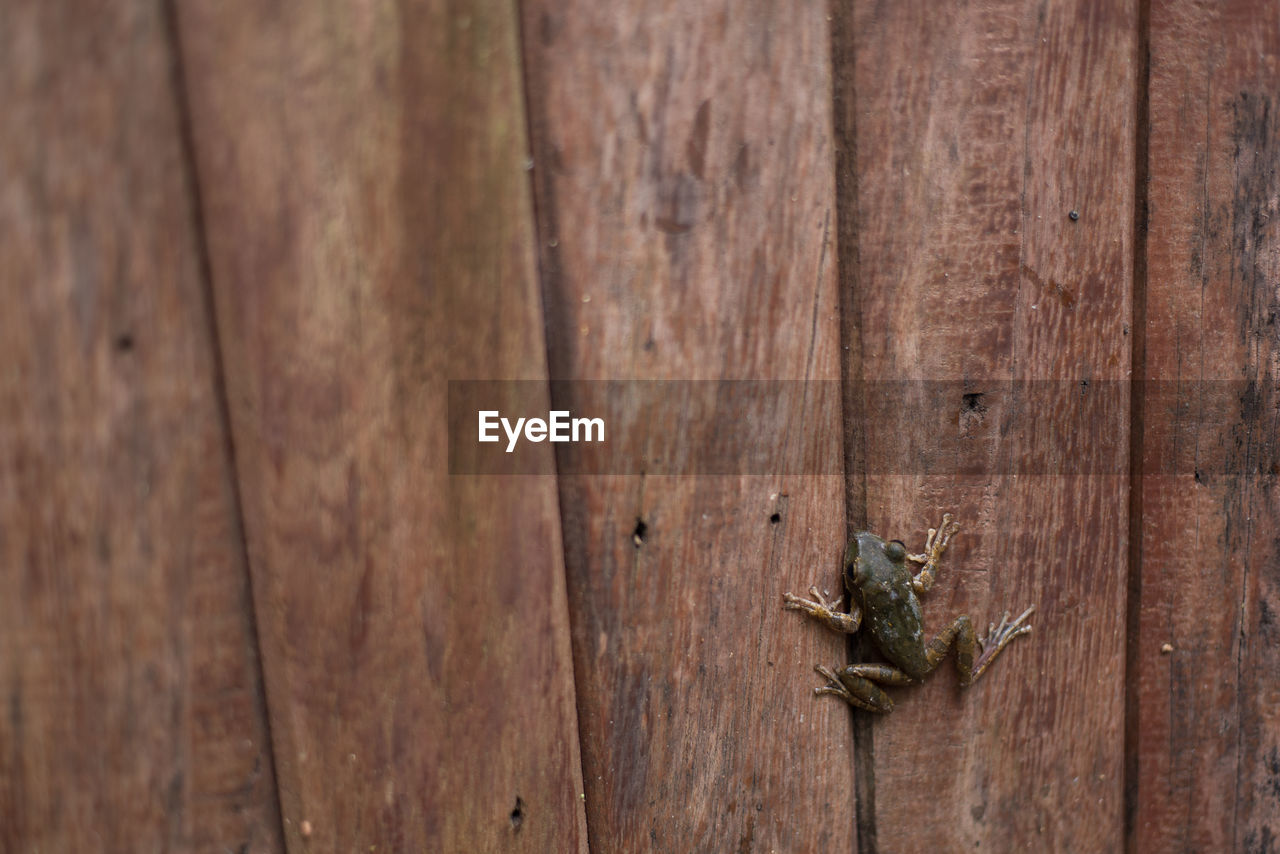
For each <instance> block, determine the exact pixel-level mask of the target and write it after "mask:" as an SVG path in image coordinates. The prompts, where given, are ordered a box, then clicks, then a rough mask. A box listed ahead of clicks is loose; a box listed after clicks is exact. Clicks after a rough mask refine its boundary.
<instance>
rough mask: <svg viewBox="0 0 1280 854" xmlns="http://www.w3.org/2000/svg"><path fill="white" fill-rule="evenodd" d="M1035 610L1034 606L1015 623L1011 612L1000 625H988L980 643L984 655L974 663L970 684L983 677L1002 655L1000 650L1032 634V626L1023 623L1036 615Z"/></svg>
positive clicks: (1007, 613) (1006, 613) (1019, 616)
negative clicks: (993, 661) (996, 658)
mask: <svg viewBox="0 0 1280 854" xmlns="http://www.w3.org/2000/svg"><path fill="white" fill-rule="evenodd" d="M1035 610H1036V606H1035V605H1032V606H1031V607H1029V608H1027V610H1025V611H1023V612H1022V613H1021V614H1019V615H1018V617H1017V619H1015V620H1014V621H1013V622H1010V621H1009V612H1008V611H1005V612H1004V616H1003V617H1001V618H1000V625H998V626H997V625H995V624H994V623H988V624H987V636H986V637H985V638H983V639H982V640H980V641H979V643H980V644H982V654H981V655H979V656H978V660H977V661H975V662H974V663H973V676H972V677H971V678H970V679H969V682H970V683H972V682H973V681H974V680H976V679H977V678H978V677H979V676H981V675H982V671H984V670H986V669H987V665H989V664H990V663H991V662H992V660H993V659H995V657H996V656H997V655H999V654H1000V650H1002V649H1004V648H1005V647H1006V646H1008V645H1009V644H1010V643H1012V642H1013V640H1014V639H1015V638H1019V637H1021V636H1022V635H1025V634H1030V633H1031V626H1030V625H1027V624H1025V623H1024V622H1023V621H1024V620H1026V619H1027V617H1030V616H1031V615H1032V614H1033V613H1035Z"/></svg>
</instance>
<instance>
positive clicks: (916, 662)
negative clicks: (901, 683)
mask: <svg viewBox="0 0 1280 854" xmlns="http://www.w3.org/2000/svg"><path fill="white" fill-rule="evenodd" d="M901 569H902V576H903V577H902V578H897V577H896V576H897V573H895V578H894V580H893V583H891V584H884V585H882V584H868V585H865V586H864V587H863V588H862V591H861V593H862V600H863V614H864V615H865V618H866V626H867V628H868V629H869V630H870V631H871V636H872V637H873V638H874V639H875V644H876V648H877V649H879V650H880V652H881V654H883V655H884V657H885V658H887V659H888V660H889V661H890V662H891V663H892V664H893V665H894V666H896V667H897V668H898V669H900V670H901V671H902V672H903V673H906V674H907V675H908V676H910V677H911V678H912V679H916V680H919V679H923V678H924V677H925V675H926V674H927V673H928V672H929V664H928V661H927V660H926V659H925V657H924V650H925V643H926V641H925V637H924V619H923V615H922V614H921V611H920V600H919V599H917V598H916V596H915V592H914V591H913V590H912V589H911V574H910V573H909V572H908V571H907V570H906V568H905V567H902V568H901Z"/></svg>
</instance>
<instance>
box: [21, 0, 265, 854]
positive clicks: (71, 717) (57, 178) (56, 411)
mask: <svg viewBox="0 0 1280 854" xmlns="http://www.w3.org/2000/svg"><path fill="white" fill-rule="evenodd" d="M122 44H127V45H129V48H128V49H127V50H121V49H120V45H122ZM172 69H173V55H172V53H171V50H170V43H169V38H168V30H167V26H166V19H165V16H164V14H163V6H162V4H160V3H156V2H124V3H116V4H107V5H102V4H96V5H92V6H89V7H85V6H83V5H81V4H77V3H70V2H53V3H48V2H21V3H8V4H5V7H4V9H3V11H0V101H2V102H3V103H4V105H5V117H4V121H3V123H0V173H2V175H3V186H2V187H0V563H2V565H3V568H2V570H0V696H2V697H3V708H4V711H3V714H0V851H6V852H9V851H12V852H44V851H162V850H164V851H169V850H177V851H197V850H198V851H245V850H252V851H270V850H280V849H281V847H282V846H281V838H280V826H279V821H280V819H279V815H278V812H277V807H276V794H275V780H274V775H273V771H272V760H271V748H270V744H269V739H268V734H267V729H266V712H265V708H264V705H263V699H262V685H261V678H260V675H259V673H258V669H257V650H256V649H255V639H254V634H253V622H252V610H251V607H250V601H249V578H248V571H247V568H246V564H245V555H244V545H243V538H242V536H241V533H240V522H239V510H238V508H237V502H236V495H235V486H234V482H233V480H232V477H233V474H232V465H231V459H230V454H229V445H228V442H227V432H226V421H225V418H224V417H223V415H222V412H221V407H220V405H219V402H218V400H219V399H218V386H217V380H216V368H215V364H216V363H215V360H214V358H213V356H214V352H213V344H212V341H211V336H210V331H211V326H210V318H209V315H208V311H207V309H206V300H205V284H204V282H203V280H202V268H201V263H200V248H199V247H200V237H199V235H198V232H197V229H196V227H195V220H194V217H193V214H194V205H193V203H192V196H191V187H190V184H189V181H188V173H187V169H186V164H185V162H184V155H183V145H182V136H181V132H180V129H181V123H180V116H179V109H178V99H177V90H176V87H175V85H174V77H173V74H172Z"/></svg>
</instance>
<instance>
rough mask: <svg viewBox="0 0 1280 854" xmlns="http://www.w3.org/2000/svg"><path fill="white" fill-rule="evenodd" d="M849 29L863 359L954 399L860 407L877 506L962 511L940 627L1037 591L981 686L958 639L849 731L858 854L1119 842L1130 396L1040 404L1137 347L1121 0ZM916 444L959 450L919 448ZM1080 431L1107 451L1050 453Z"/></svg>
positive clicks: (1114, 371) (912, 518)
mask: <svg viewBox="0 0 1280 854" xmlns="http://www.w3.org/2000/svg"><path fill="white" fill-rule="evenodd" d="M839 31H840V32H843V33H846V34H847V37H846V40H843V41H840V42H838V43H837V45H836V63H837V66H838V67H840V68H845V67H848V66H852V71H851V72H850V74H849V77H850V79H851V86H852V88H851V91H847V92H842V93H837V103H844V102H847V103H850V104H852V105H853V117H852V121H850V120H848V119H847V118H846V120H845V121H844V122H843V125H844V130H845V132H846V133H849V129H851V128H852V129H853V138H852V139H850V138H848V137H847V136H846V137H845V139H844V141H843V143H842V144H843V146H848V147H852V148H853V150H855V151H856V181H855V182H852V184H853V186H854V187H855V188H856V189H855V190H854V194H855V195H854V197H853V198H849V197H848V196H843V197H842V198H841V205H842V211H843V210H850V209H851V210H852V215H853V216H854V217H855V218H856V222H857V236H858V246H857V249H856V256H857V258H858V262H859V267H858V269H857V271H856V284H857V288H858V294H857V297H858V303H859V309H858V311H859V314H858V317H857V318H856V321H857V323H858V324H859V325H860V329H859V332H860V339H861V350H862V352H861V356H860V362H861V378H862V379H863V380H865V381H867V382H868V383H877V382H882V381H887V380H919V381H928V382H937V383H941V384H942V385H935V386H925V385H918V386H903V387H902V388H903V389H905V390H904V391H902V392H901V393H902V394H903V395H904V396H905V399H904V400H903V405H904V406H915V405H916V404H917V403H918V399H919V398H921V397H923V396H927V395H929V394H934V393H939V392H940V393H942V394H943V398H944V410H945V411H944V413H943V415H940V416H938V418H937V419H936V421H935V420H922V421H920V422H919V424H918V425H915V426H913V427H911V426H909V427H907V428H905V429H898V428H897V427H896V426H895V427H892V428H890V427H888V426H886V425H884V424H881V423H878V422H876V421H871V422H869V423H867V424H865V425H863V426H864V428H865V433H866V438H865V443H866V445H865V451H864V453H865V460H866V466H867V470H868V472H869V474H868V476H867V486H866V491H867V499H866V500H867V508H866V517H867V520H868V523H869V525H870V527H871V529H872V530H875V531H877V532H880V533H882V534H884V535H885V536H891V537H899V538H902V539H904V540H905V541H907V543H908V545H909V546H910V547H911V548H912V549H913V550H914V549H916V548H918V547H919V546H920V545H922V544H923V535H924V531H925V528H926V527H927V526H929V525H937V524H938V522H939V520H940V518H941V515H942V513H943V512H946V511H949V512H952V513H954V514H955V515H956V518H957V520H958V521H959V522H960V523H961V524H962V525H963V531H962V532H961V533H960V534H959V535H958V536H957V537H956V539H955V540H954V541H953V544H952V547H951V550H950V551H949V553H948V554H947V556H946V558H945V559H944V562H943V569H942V572H941V575H940V577H939V581H938V584H937V586H935V587H934V592H932V593H931V594H929V595H928V596H927V598H926V600H925V603H924V609H925V617H926V624H927V626H928V627H929V631H930V632H931V633H932V632H934V631H937V630H939V629H940V628H941V627H942V626H943V625H944V623H943V621H944V620H948V621H949V620H950V619H952V618H954V617H955V616H956V615H958V614H961V613H968V614H970V615H971V616H972V617H973V620H974V623H975V626H977V627H981V628H979V634H980V635H981V634H984V633H985V632H984V631H983V629H985V627H986V625H987V623H988V621H991V620H993V619H994V620H998V619H999V617H1000V612H1001V611H1003V610H1004V609H1010V610H1013V612H1014V613H1015V614H1016V613H1018V612H1019V611H1021V610H1022V609H1023V608H1024V607H1025V606H1027V605H1029V604H1031V603H1035V604H1037V606H1038V610H1037V612H1036V614H1035V615H1034V617H1033V618H1032V620H1031V623H1032V624H1033V626H1034V633H1033V634H1032V635H1031V636H1030V638H1029V639H1027V638H1024V639H1020V640H1017V641H1016V642H1015V643H1014V645H1013V646H1012V647H1010V648H1009V649H1008V650H1007V651H1006V652H1005V653H1004V655H1003V657H1002V658H1001V659H1000V660H999V661H997V662H996V663H995V665H994V666H993V667H992V669H991V670H990V671H988V674H987V675H986V676H984V677H983V679H982V680H981V681H980V682H978V683H977V684H976V685H975V686H973V687H971V688H969V689H967V690H966V691H964V692H961V691H960V689H959V688H958V686H957V681H956V678H955V675H954V666H953V665H952V664H951V662H950V661H948V662H946V663H944V665H943V666H942V668H941V669H940V670H939V671H937V672H935V673H934V674H933V675H932V676H931V678H930V679H929V681H928V682H927V683H926V684H925V685H924V686H923V687H920V688H913V689H891V693H893V694H894V695H895V696H896V698H897V700H898V706H897V709H896V710H895V711H894V712H893V713H892V715H890V716H888V717H886V718H883V719H877V720H875V721H873V722H872V723H871V725H870V728H871V736H872V737H871V739H870V740H871V742H872V743H871V744H870V745H868V746H867V747H865V748H863V749H864V750H865V751H866V752H869V753H872V754H873V756H874V775H873V780H871V781H870V782H869V785H867V786H865V787H864V788H863V801H864V803H863V804H861V805H860V807H861V812H862V813H863V814H864V816H865V818H864V820H863V822H862V826H861V828H860V830H861V833H862V850H864V851H871V850H884V851H928V850H947V851H953V850H968V851H972V850H984V851H986V850H995V851H1008V850H1014V849H1025V848H1031V849H1034V850H1044V851H1058V850H1072V851H1103V850H1112V849H1113V848H1114V847H1115V846H1116V845H1118V844H1119V840H1120V839H1121V837H1122V825H1121V805H1122V804H1121V801H1122V793H1121V775H1122V749H1123V744H1122V725H1123V690H1122V683H1121V677H1122V673H1123V665H1124V659H1123V642H1124V629H1125V620H1124V595H1125V585H1126V556H1127V539H1126V525H1127V522H1126V518H1125V516H1126V513H1125V508H1126V506H1127V502H1128V488H1127V487H1128V481H1127V477H1126V472H1127V448H1128V439H1127V433H1126V431H1127V411H1128V404H1127V398H1125V397H1124V396H1123V395H1120V396H1119V397H1116V396H1115V395H1113V397H1112V399H1111V400H1110V402H1109V403H1106V404H1105V405H1103V406H1102V408H1101V410H1100V412H1101V414H1102V415H1104V416H1105V417H1106V419H1107V422H1108V423H1107V425H1106V427H1105V428H1103V429H1097V428H1096V427H1095V429H1096V432H1084V433H1081V434H1079V435H1068V436H1065V437H1060V438H1059V441H1058V444H1056V445H1052V446H1049V447H1048V448H1047V449H1046V447H1045V444H1044V436H1045V435H1046V434H1047V431H1048V430H1050V429H1051V428H1052V427H1053V426H1054V425H1055V419H1056V418H1057V417H1059V416H1058V413H1057V411H1056V410H1054V409H1044V408H1041V406H1040V404H1042V403H1043V401H1044V400H1045V399H1046V397H1045V395H1048V398H1047V399H1054V398H1058V397H1061V396H1062V390H1063V389H1066V390H1068V391H1070V390H1071V389H1073V388H1074V387H1075V386H1076V384H1077V383H1095V384H1096V383H1098V382H1099V381H1122V380H1124V379H1125V378H1126V377H1127V375H1128V371H1129V368H1130V346H1129V338H1128V332H1129V329H1128V326H1127V322H1128V319H1129V312H1130V284H1131V275H1132V269H1131V232H1132V218H1133V172H1132V169H1133V163H1134V143H1133V137H1134V127H1133V120H1134V113H1135V100H1134V99H1135V82H1134V76H1135V72H1134V69H1135V55H1136V53H1135V47H1136V33H1137V21H1136V19H1135V10H1134V9H1133V8H1132V4H1122V3H1110V2H1108V3H1094V4H1075V3H1064V2H1047V3H1029V2H1014V0H1007V2H996V3H985V4H980V5H971V6H964V5H956V6H939V5H938V4H933V3H924V2H911V3H894V4H859V5H857V6H855V7H854V10H853V12H852V18H851V24H849V23H844V24H841V25H840V27H839ZM1072 210H1075V211H1076V212H1077V218H1072V217H1070V216H1069V212H1070V211H1072ZM850 337H853V336H850ZM1011 380H1017V381H1019V384H1018V385H1013V384H1011V383H1010V381H1011ZM1022 381H1034V382H1032V383H1029V384H1023V383H1022ZM877 388H883V387H881V386H874V385H866V386H863V389H870V390H872V391H874V390H875V389H877ZM1079 388H1080V390H1081V395H1087V394H1089V393H1090V392H1089V391H1088V389H1089V386H1088V385H1084V384H1082V385H1080V386H1079ZM1112 388H1113V389H1114V386H1112ZM860 393H861V392H860ZM966 396H968V397H966ZM937 423H940V424H941V425H942V426H941V427H940V428H938V429H937V430H936V431H934V428H933V427H931V426H927V425H930V424H937ZM1090 426H1095V425H1090ZM926 431H929V432H926ZM908 443H916V444H917V445H918V446H919V447H920V448H921V449H922V450H923V451H924V452H925V453H926V454H927V455H933V457H934V458H936V457H937V454H936V452H937V451H938V449H941V448H944V447H946V448H951V449H953V453H954V454H960V455H961V456H962V457H963V459H964V460H965V461H966V462H965V464H964V465H960V464H958V463H956V462H955V461H954V459H953V460H952V461H950V462H947V463H945V465H944V466H943V467H941V468H938V467H937V466H925V465H919V464H916V465H914V467H913V464H912V463H911V459H912V458H911V457H909V456H908V457H904V454H903V450H902V449H903V448H904V447H908V446H909V444H908ZM1096 443H1103V448H1102V449H1103V450H1105V451H1107V452H1109V454H1110V459H1111V460H1113V462H1114V464H1113V465H1111V466H1110V467H1106V468H1103V469H1098V470H1094V472H1095V473H1094V474H1092V475H1091V476H1078V477H1077V476H1071V477H1066V476H1062V475H1060V474H1056V473H1054V472H1059V471H1062V470H1063V468H1062V467H1063V466H1067V465H1068V464H1069V463H1070V461H1072V460H1073V459H1075V457H1076V456H1077V455H1079V454H1090V453H1094V452H1095V450H1096V449H1095V447H1094V446H1095V444H1096ZM1103 457H1104V458H1106V457H1107V455H1106V454H1104V455H1103ZM1032 460H1035V461H1037V464H1036V466H1034V467H1032V468H1031V469H1030V471H1029V473H1020V472H1019V469H1020V468H1023V467H1024V466H1025V465H1026V464H1028V463H1029V462H1030V461H1032ZM1044 466H1047V468H1045V467H1044ZM1036 472H1039V473H1040V474H1036ZM1045 472H1048V474H1045ZM1098 472H1102V473H1098ZM851 515H854V516H856V515H858V508H851ZM872 796H873V797H874V803H873V804H871V805H870V806H869V807H868V805H867V804H866V803H865V801H866V799H867V798H868V797H872Z"/></svg>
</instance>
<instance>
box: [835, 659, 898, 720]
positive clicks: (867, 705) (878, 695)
mask: <svg viewBox="0 0 1280 854" xmlns="http://www.w3.org/2000/svg"><path fill="white" fill-rule="evenodd" d="M813 669H814V670H816V671H818V673H820V674H822V675H823V676H825V677H826V679H827V684H826V685H824V686H822V687H821V688H814V689H813V693H814V694H819V695H821V694H831V695H833V696H836V697H840V698H841V699H843V700H844V701H845V702H846V703H848V704H849V705H851V706H853V707H854V708H856V709H866V710H867V711H868V712H891V711H893V700H892V699H891V698H890V697H889V695H888V694H886V693H885V692H884V691H883V690H881V688H880V686H879V685H877V684H876V682H881V683H883V684H885V685H910V684H911V682H912V679H911V677H910V676H908V675H907V674H905V673H903V672H902V671H901V670H899V669H898V668H896V667H891V666H890V665H888V664H850V665H849V666H848V667H846V668H845V669H844V670H841V671H840V672H839V673H838V674H837V673H835V672H834V671H832V670H831V669H830V668H827V667H823V666H822V665H821V664H819V665H818V666H817V667H815V668H813ZM873 680H874V681H873Z"/></svg>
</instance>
